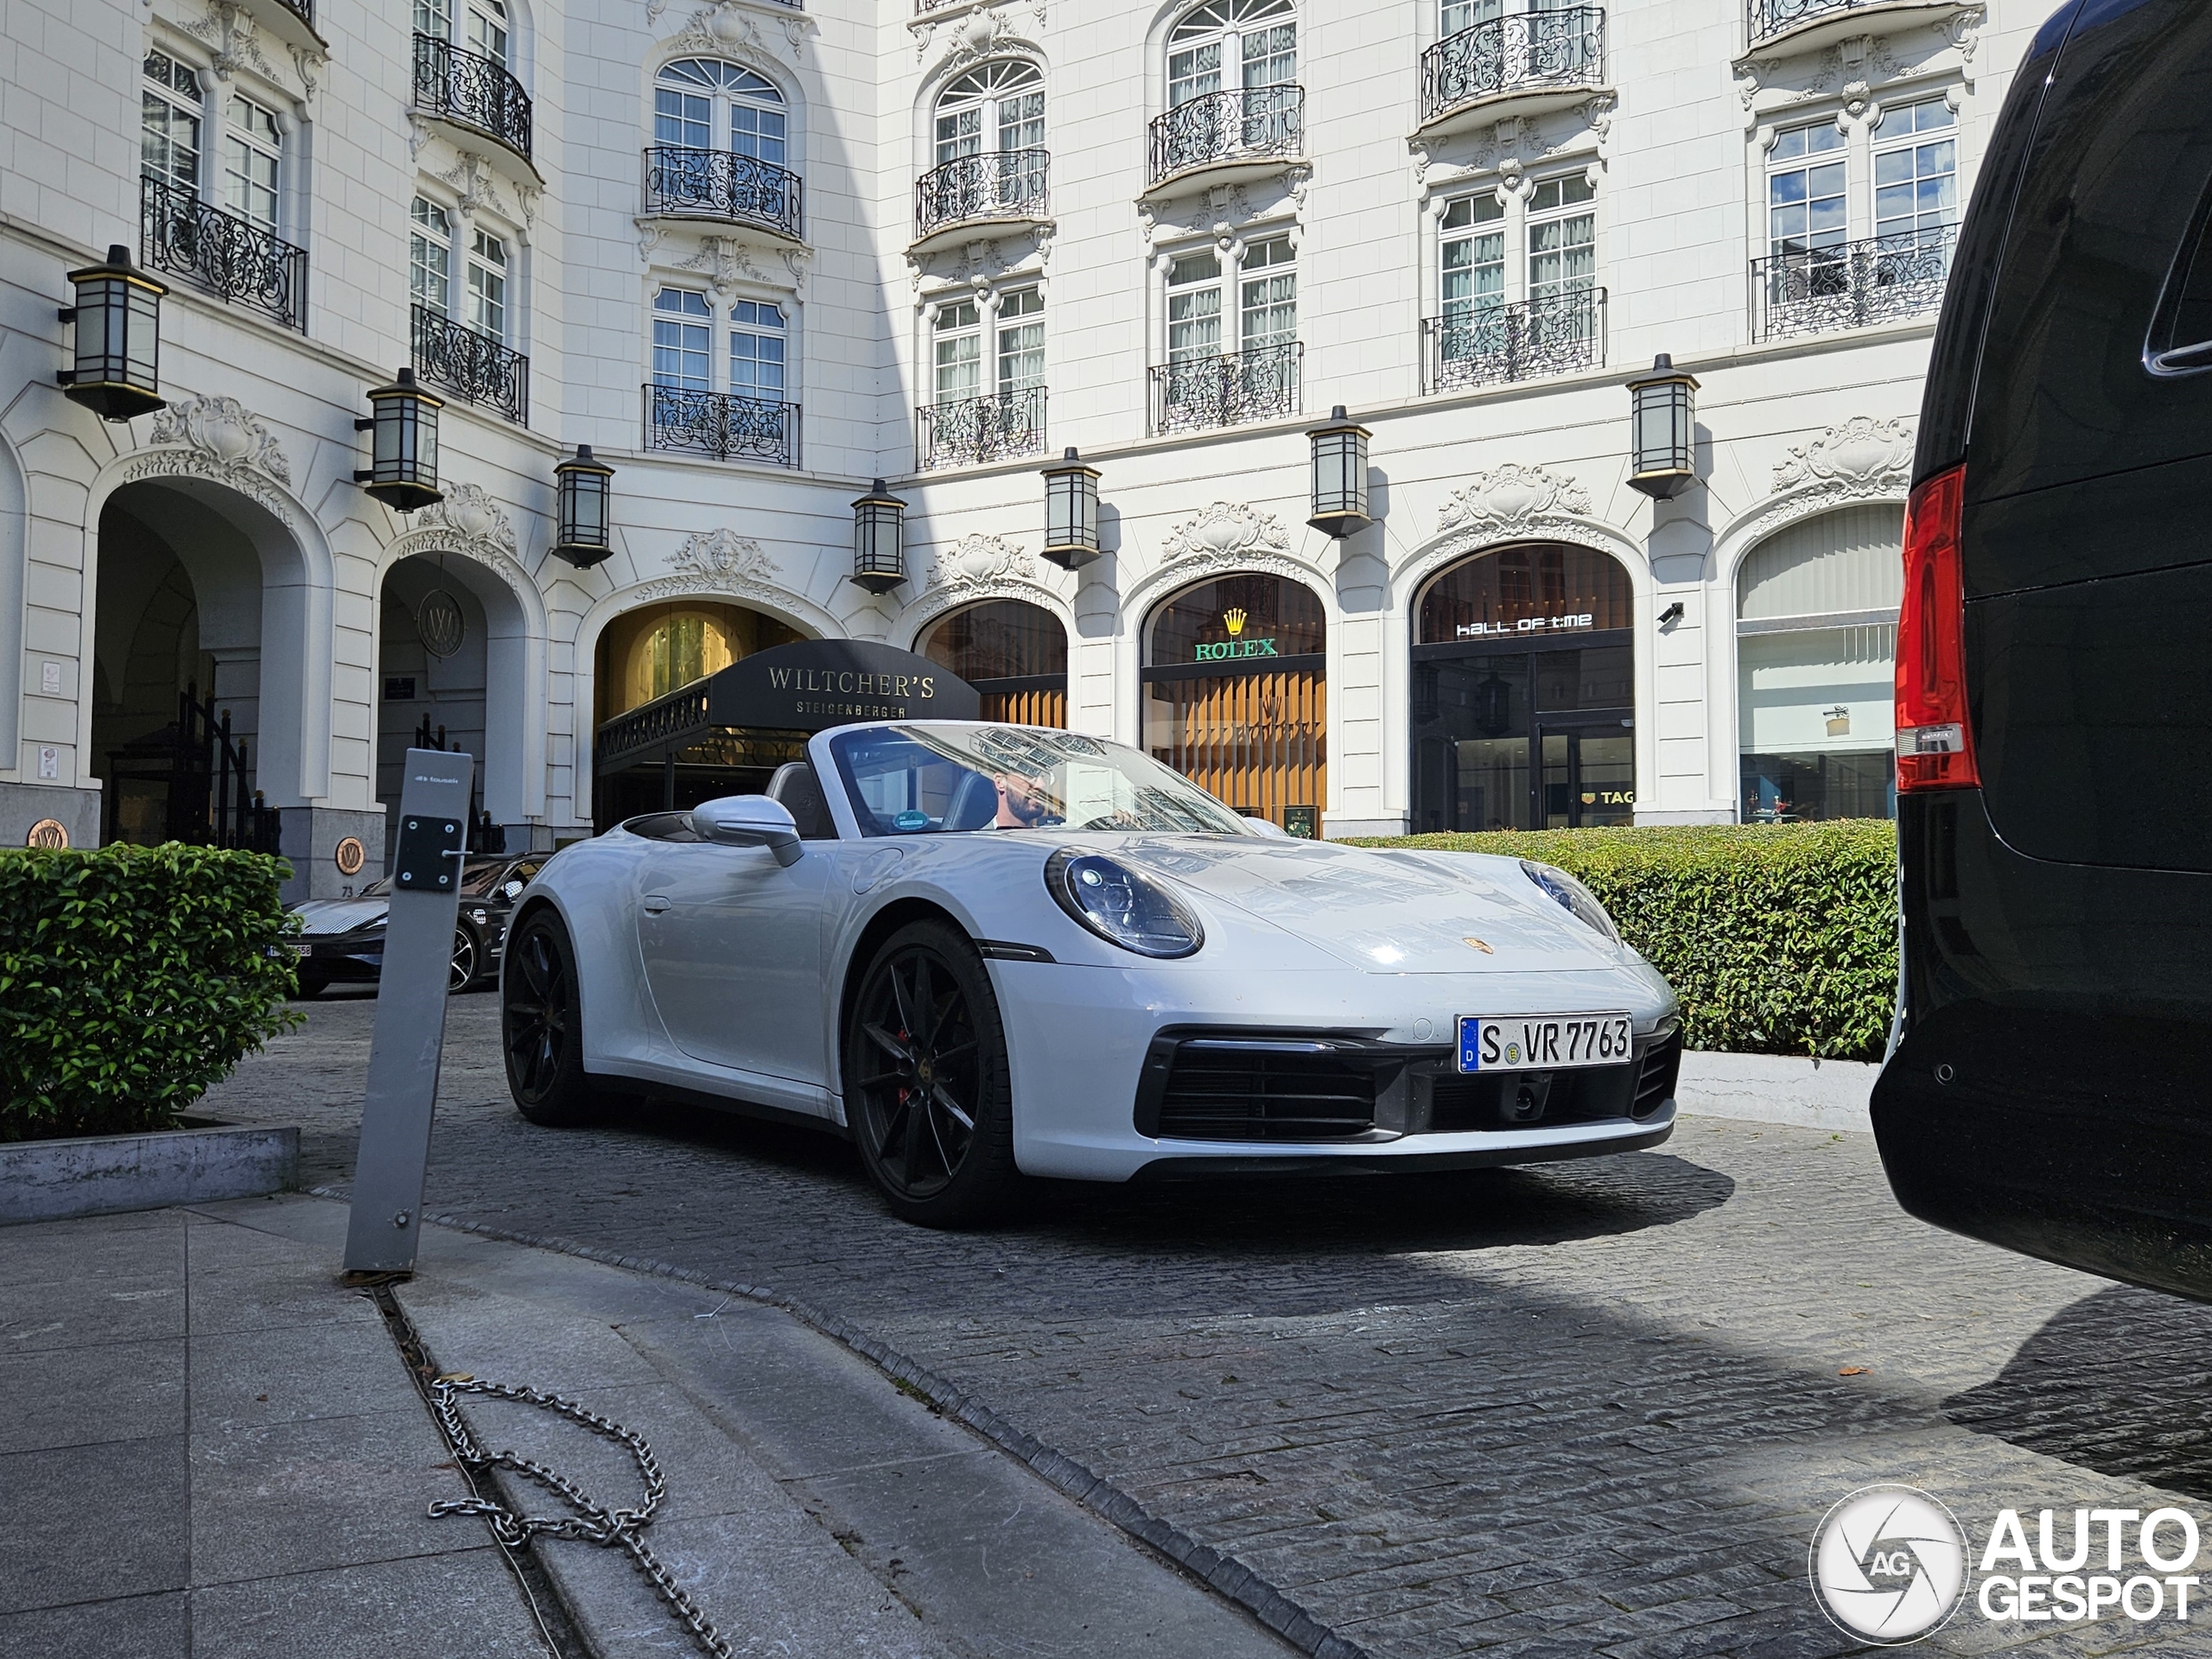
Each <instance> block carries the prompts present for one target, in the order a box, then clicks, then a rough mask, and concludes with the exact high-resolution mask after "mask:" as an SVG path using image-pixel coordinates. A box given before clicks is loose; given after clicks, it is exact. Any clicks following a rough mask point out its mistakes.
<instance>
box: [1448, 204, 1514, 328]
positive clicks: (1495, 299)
mask: <svg viewBox="0 0 2212 1659" xmlns="http://www.w3.org/2000/svg"><path fill="white" fill-rule="evenodd" d="M1443 232H1444V236H1443V270H1442V271H1441V272H1440V283H1439V292H1440V296H1441V297H1442V299H1443V302H1444V326H1445V327H1446V329H1447V330H1450V329H1452V328H1454V327H1459V328H1464V327H1466V326H1467V325H1468V324H1469V323H1470V322H1471V321H1472V320H1473V318H1474V315H1475V314H1476V313H1477V312H1478V311H1487V310H1494V309H1496V308H1497V307H1499V306H1501V305H1503V304H1504V303H1505V209H1504V207H1503V206H1501V205H1500V204H1499V202H1498V200H1497V195H1496V194H1495V193H1487V194H1483V195H1479V196H1461V197H1460V198H1459V200H1456V201H1454V202H1452V203H1451V204H1450V205H1448V206H1447V207H1446V208H1445V210H1444V223H1443Z"/></svg>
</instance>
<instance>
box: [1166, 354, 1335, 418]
mask: <svg viewBox="0 0 2212 1659" xmlns="http://www.w3.org/2000/svg"><path fill="white" fill-rule="evenodd" d="M1305 354H1306V347H1305V346H1304V345H1302V344H1301V343H1300V342H1299V341H1297V340H1286V341H1284V342H1283V343H1282V344H1281V345H1278V346H1250V347H1248V348H1247V349H1246V350H1244V351H1241V352H1230V353H1224V354H1223V355H1221V356H1218V357H1191V358H1185V359H1183V360H1182V361H1181V362H1179V363H1165V364H1161V365H1158V366H1157V367H1155V368H1154V369H1153V370H1152V371H1151V375H1152V429H1153V431H1154V433H1155V434H1159V433H1165V432H1204V431H1209V430H1211V429H1214V428H1217V427H1224V426H1242V425H1243V424H1245V423H1247V422H1249V421H1266V420H1273V419H1274V418H1276V417H1277V416H1285V415H1295V414H1297V413H1298V411H1299V408H1300V389H1299V369H1300V363H1301V361H1302V359H1304V357H1305Z"/></svg>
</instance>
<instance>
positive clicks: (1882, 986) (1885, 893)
mask: <svg viewBox="0 0 2212 1659" xmlns="http://www.w3.org/2000/svg"><path fill="white" fill-rule="evenodd" d="M1364 844H1365V845H1368V846H1374V847H1419V848H1427V849H1448V850H1452V851H1458V852H1470V853H1504V854H1509V855H1513V856H1516V857H1520V858H1534V859H1540V860H1541V861H1544V862H1546V863H1549V864H1556V865H1558V866H1559V867H1560V868H1561V869H1563V870H1567V871H1569V872H1571V873H1572V874H1574V875H1576V876H1578V877H1580V879H1581V880H1582V881H1583V883H1584V884H1585V885H1586V886H1587V887H1589V889H1590V890H1591V892H1592V893H1596V894H1597V895H1598V898H1599V901H1600V902H1602V903H1603V904H1604V905H1605V908H1606V909H1607V910H1608V911H1609V912H1611V914H1612V917H1613V919H1614V921H1616V922H1617V923H1618V924H1619V925H1620V930H1621V933H1622V936H1623V937H1624V938H1626V939H1627V940H1628V942H1629V943H1630V944H1632V945H1634V946H1635V947H1636V948H1637V950H1640V951H1642V952H1643V954H1644V955H1645V956H1646V957H1649V959H1650V960H1651V962H1652V963H1653V965H1654V966H1656V968H1657V969H1659V971H1660V972H1661V973H1662V974H1664V975H1666V976H1667V977H1668V979H1669V981H1671V982H1673V984H1674V987H1675V993H1676V995H1679V996H1680V997H1681V1000H1682V1026H1683V1039H1684V1041H1685V1042H1687V1043H1688V1046H1690V1047H1692V1048H1702V1049H1726V1050H1732V1051H1735V1052H1738V1053H1750V1054H1816V1055H1819V1056H1821V1058H1834V1059H1852V1060H1873V1059H1879V1058H1881V1054H1882V1046H1883V1044H1884V1042H1885V1039H1887V1037H1888V1035H1889V1029H1890V1010H1891V1005H1892V1003H1893V1002H1894V1001H1895V999H1896V995H1897V826H1896V825H1894V824H1891V823H1883V822H1880V821H1878V820H1877V821H1868V820H1865V819H1853V820H1847V821H1845V822H1841V823H1787V824H1719V825H1712V826H1696V827H1684V828H1664V829H1661V828H1652V829H1549V830H1542V831H1538V832H1535V833H1533V834H1520V833H1516V832H1513V831H1510V830H1508V831H1493V832H1490V833H1487V834H1479V835H1458V836H1408V837H1404V838H1402V839H1397V840H1391V841H1378V842H1366V843H1364Z"/></svg>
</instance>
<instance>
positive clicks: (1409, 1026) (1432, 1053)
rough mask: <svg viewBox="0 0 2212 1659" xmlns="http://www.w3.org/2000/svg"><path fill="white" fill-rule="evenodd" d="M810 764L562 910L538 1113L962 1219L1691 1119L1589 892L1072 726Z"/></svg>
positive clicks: (685, 816) (518, 1018)
mask: <svg viewBox="0 0 2212 1659" xmlns="http://www.w3.org/2000/svg"><path fill="white" fill-rule="evenodd" d="M807 753H808V755H809V759H808V760H806V761H804V762H794V763H792V764H791V765H789V766H785V767H783V768H782V769H781V770H780V771H779V772H777V773H776V775H775V777H774V779H773V780H772V783H771V784H770V785H769V789H768V792H767V793H766V794H765V795H734V796H729V797H726V798H722V799H721V800H715V801H709V802H707V803H706V804H703V805H701V806H698V807H695V808H694V809H692V810H690V811H689V812H660V813H653V814H649V815H647V816H646V817H639V818H632V819H631V820H630V821H629V822H627V823H624V824H622V825H621V826H620V827H619V828H618V829H613V830H610V831H609V832H607V834H605V835H602V836H598V837H596V838H594V839H593V840H591V841H588V842H580V843H578V844H576V845H575V846H572V847H570V848H569V849H567V850H566V851H564V852H563V853H561V854H560V855H557V856H556V857H555V858H554V859H553V860H552V861H551V862H550V863H549V864H547V865H546V867H545V868H544V869H543V872H542V873H541V874H539V875H538V877H537V880H535V881H533V882H532V883H531V886H530V888H529V890H528V893H527V894H526V895H525V897H524V901H523V904H522V906H521V907H520V910H519V912H518V915H517V916H516V918H515V921H514V925H513V931H512V935H511V938H510V944H509V948H508V950H507V953H506V962H505V971H504V976H503V980H502V999H503V1008H502V1018H503V1029H504V1046H505V1053H506V1064H507V1077H508V1080H509V1084H510V1085H511V1087H512V1090H513V1094H514V1098H515V1103H516V1104H517V1105H518V1107H519V1108H520V1109H521V1110H522V1112H523V1113H524V1116H527V1117H529V1118H530V1119H531V1121H533V1122H540V1123H556V1124H557V1123H573V1122H582V1121H585V1120H586V1119H588V1118H590V1117H592V1116H597V1115H599V1114H601V1113H602V1112H604V1111H605V1110H606V1109H607V1107H608V1104H609V1100H610V1096H620V1095H624V1094H628V1095H632V1096H637V1095H652V1096H676V1097H688V1098H693V1099H703V1100H707V1101H709V1102H711V1103H715V1104H720V1105H725V1106H734V1107H739V1108H741V1109H748V1110H753V1111H759V1112H766V1113H768V1114H771V1115H773V1116H781V1117H786V1118H791V1119H797V1120H800V1121H804V1122H809V1123H813V1124H817V1125H818V1126H820V1127H823V1128H832V1129H836V1130H838V1131H842V1132H843V1133H845V1134H847V1135H850V1136H851V1137H852V1139H853V1140H854V1141H856V1142H857V1143H858V1145H859V1148H860V1152H861V1158H862V1160H864V1161H865V1163H866V1164H867V1166H868V1173H870V1174H871V1175H872V1176H873V1177H874V1179H875V1181H876V1182H877V1184H878V1185H880V1187H881V1189H882V1191H883V1193H884V1196H885V1198H887V1200H888V1202H889V1204H890V1205H891V1207H892V1209H893V1210H894V1211H897V1212H898V1213H899V1215H901V1216H903V1217H906V1218H907V1219H909V1220H912V1221H917V1222H923V1223H927V1224H937V1225H948V1226H949V1225H957V1224H963V1223H965V1222H968V1221H970V1220H974V1219H976V1218H979V1217H982V1215H984V1214H986V1213H987V1212H988V1211H990V1210H991V1209H993V1208H994V1207H995V1206H996V1205H998V1204H999V1203H1000V1202H1001V1200H1002V1199H1003V1198H1005V1197H1006V1196H1007V1193H1008V1191H1009V1189H1010V1188H1011V1186H1012V1185H1014V1182H1015V1181H1016V1179H1018V1175H1017V1172H1019V1173H1026V1174H1030V1175H1044V1176H1059V1177H1075V1178H1078V1179H1090V1180H1103V1181H1122V1180H1128V1179H1133V1178H1158V1177H1173V1176H1187V1175H1205V1174H1210V1173H1255V1172H1259V1171H1276V1170H1281V1171H1300V1172H1307V1173H1313V1172H1331V1171H1352V1170H1365V1171H1376V1170H1388V1169H1436V1168H1440V1167H1442V1168H1465V1167H1471V1166H1482V1165H1491V1164H1514V1163H1532V1162H1536V1161H1539V1160H1548V1159H1558V1158H1573V1157H1579V1156H1582V1155H1585V1154H1592V1153H1603V1152H1624V1151H1630V1150H1633V1149H1635V1148H1637V1147H1649V1146H1654V1145H1656V1144H1657V1143H1658V1142H1659V1141H1663V1140H1665V1139H1666V1138H1667V1136H1668V1135H1669V1133H1670V1132H1671V1131H1672V1130H1673V1128H1674V1122H1675V1101H1674V1091H1675V1072H1676V1070H1677V1067H1678V1065H1679V1061H1680V1044H1679V1039H1678V1038H1677V1035H1676V1031H1675V1014H1676V1005H1675V996H1674V993H1673V992H1672V991H1671V990H1670V989H1669V987H1668V985H1667V982H1666V981H1665V980H1664V979H1662V977H1661V976H1660V975H1659V973H1658V971H1657V970H1656V969H1654V968H1653V967H1652V966H1651V965H1650V964H1649V963H1647V962H1645V961H1644V960H1643V957H1639V956H1638V955H1637V953H1636V952H1635V951H1634V950H1630V949H1629V947H1628V946H1626V945H1625V944H1622V942H1621V940H1620V938H1619V935H1618V933H1617V932H1616V931H1614V928H1613V925H1612V923H1611V920H1610V919H1609V918H1607V917H1606V915H1605V911H1604V910H1603V909H1602V908H1601V907H1600V906H1599V904H1598V902H1597V900H1596V899H1593V898H1592V897H1591V896H1590V894H1589V893H1588V892H1587V890H1586V889H1585V888H1584V887H1582V886H1581V885H1580V883H1579V882H1577V881H1575V880H1574V879H1573V877H1571V876H1569V875H1567V874H1566V873H1565V872H1563V871H1560V870H1557V869H1554V868H1550V867H1549V866H1546V865H1541V864H1533V863H1527V862H1524V861H1521V860H1519V859H1515V858H1505V857H1496V856H1490V855H1467V854H1439V853H1423V852H1412V851H1402V852H1399V851H1393V852H1381V851H1371V850H1366V849H1357V848H1351V847H1343V846H1336V845H1332V844H1330V843H1327V842H1308V841H1298V840H1293V839H1291V838H1289V837H1287V836H1284V835H1283V834H1282V833H1281V831H1280V830H1278V829H1274V827H1273V826H1272V825H1268V824H1266V823H1259V822H1255V821H1254V820H1250V819H1246V818H1243V817H1239V816H1238V815H1237V814H1236V813H1235V812H1233V811H1231V810H1230V809H1229V808H1228V807H1225V806H1224V805H1223V804H1221V803H1220V802H1219V801H1217V800H1216V799H1215V798H1213V797H1212V796H1211V795H1208V794H1205V792H1203V791H1200V790H1198V788H1196V787H1195V786H1193V785H1192V784H1191V783H1189V782H1188V781H1187V780H1186V779H1184V778H1182V777H1180V776H1179V775H1178V774H1177V773H1175V772H1171V771H1169V770H1168V769H1167V768H1166V767H1165V766H1161V765H1160V764H1159V763H1158V762H1156V761H1154V760H1150V759H1149V758H1147V756H1145V755H1143V754H1141V753H1138V752H1137V751H1135V750H1134V749H1131V748H1128V747H1124V746H1122V745H1121V744H1118V743H1112V742H1107V741H1102V740H1100V739H1097V738H1092V737H1084V736H1081V735H1078V734H1075V733H1072V732H1065V731H1059V730H1053V729H1046V728H1037V727H1026V726H1003V725H989V724H979V723H975V722H966V721H913V722H906V723H896V724H876V725H861V726H846V727H841V728H836V729H834V730H831V731H826V732H823V733H820V734H817V735H816V736H815V737H813V738H812V739H811V740H810V742H809V744H808V749H807Z"/></svg>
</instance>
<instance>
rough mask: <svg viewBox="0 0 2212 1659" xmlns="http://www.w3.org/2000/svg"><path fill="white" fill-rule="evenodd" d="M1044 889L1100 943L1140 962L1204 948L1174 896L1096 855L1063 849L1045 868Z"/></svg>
mask: <svg viewBox="0 0 2212 1659" xmlns="http://www.w3.org/2000/svg"><path fill="white" fill-rule="evenodd" d="M1045 887H1046V891H1047V892H1049V893H1051V894H1052V897H1053V899H1055V900H1057V901H1058V904H1059V906H1060V908H1061V909H1062V910H1065V912H1067V913H1068V914H1069V915H1071V916H1072V917H1074V918H1075V919H1076V920H1077V921H1078V922H1080V923H1082V924H1083V925H1084V926H1085V927H1087V928H1089V929H1090V931H1092V932H1093V933H1096V935H1097V936H1098V937H1099V938H1102V939H1104V940H1105V941H1107V943H1109V944H1118V945H1120V946H1121V947H1122V950H1134V951H1135V952H1136V953H1137V954H1138V955H1139V956H1141V957H1187V956H1189V955H1190V954H1191V953H1192V951H1194V950H1197V949H1198V947H1199V946H1200V945H1202V944H1205V942H1206V936H1205V929H1203V928H1202V927H1200V926H1199V925H1198V918H1197V917H1196V916H1194V915H1192V913H1191V910H1190V907H1189V906H1186V905H1185V904H1184V902H1183V901H1182V899H1179V898H1178V897H1177V896H1176V895H1175V893H1173V892H1172V891H1171V890H1170V889H1168V888H1167V887H1165V886H1163V885H1162V884H1160V882H1158V881H1154V880H1151V879H1150V878H1149V877H1147V876H1143V875H1140V874H1138V873H1137V872H1136V871H1135V870H1133V869H1131V868H1129V867H1128V865H1126V864H1122V863H1119V862H1117V861H1115V860H1113V859H1110V858H1107V857H1104V856H1103V855H1100V854H1097V853H1081V852H1077V851H1076V850H1075V849H1073V848H1068V847H1064V848H1062V849H1060V850H1059V851H1058V852H1057V853H1054V854H1053V855H1052V858H1051V859H1050V860H1049V861H1047V862H1046V866H1045Z"/></svg>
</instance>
